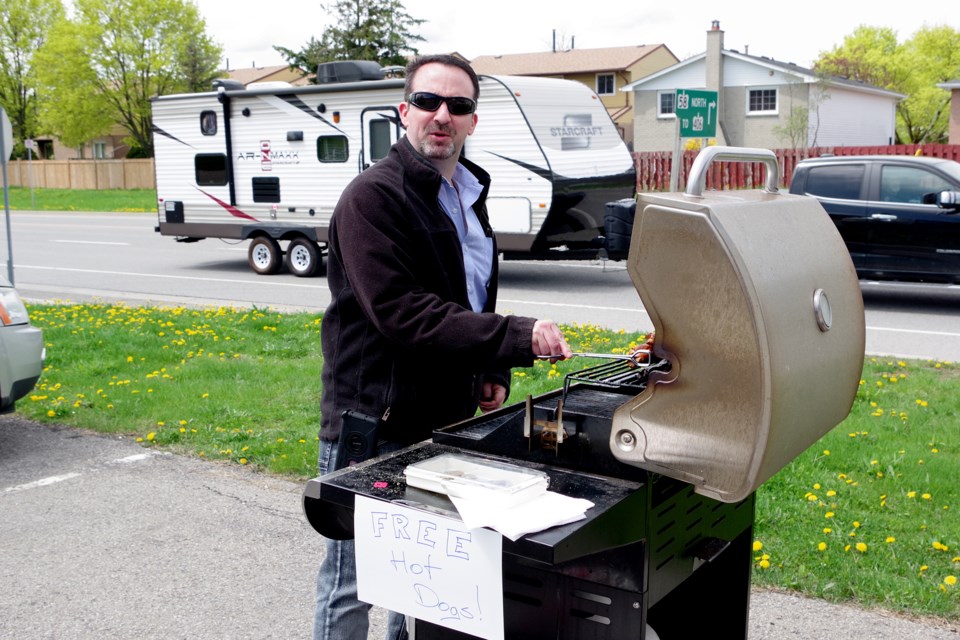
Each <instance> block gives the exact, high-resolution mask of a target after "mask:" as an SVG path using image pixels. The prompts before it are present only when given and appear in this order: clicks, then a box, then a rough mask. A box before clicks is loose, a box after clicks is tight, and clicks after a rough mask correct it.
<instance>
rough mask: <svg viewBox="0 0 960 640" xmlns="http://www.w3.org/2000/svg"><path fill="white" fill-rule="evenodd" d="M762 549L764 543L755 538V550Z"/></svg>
mask: <svg viewBox="0 0 960 640" xmlns="http://www.w3.org/2000/svg"><path fill="white" fill-rule="evenodd" d="M760 549H763V543H762V542H760V541H759V540H754V541H753V550H754V551H760Z"/></svg>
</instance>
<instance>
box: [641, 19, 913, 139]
mask: <svg viewBox="0 0 960 640" xmlns="http://www.w3.org/2000/svg"><path fill="white" fill-rule="evenodd" d="M677 89H691V90H706V91H715V92H717V93H718V98H719V100H718V102H719V104H718V107H717V116H718V125H719V126H718V127H717V137H716V144H720V145H728V146H734V147H754V148H766V149H779V148H786V147H794V148H801V147H811V146H868V145H889V144H893V142H894V139H895V137H896V109H897V102H899V101H900V100H901V99H903V98H904V97H906V96H904V95H902V94H899V93H894V92H892V91H888V90H886V89H881V88H879V87H875V86H871V85H867V84H864V83H861V82H853V81H850V80H846V79H843V78H838V77H820V76H818V75H817V73H816V72H815V71H813V70H811V69H805V68H803V67H800V66H797V65H795V64H793V63H785V62H778V61H776V60H773V59H771V58H766V57H759V56H753V55H747V54H742V53H739V52H737V51H732V50H729V49H724V48H723V31H721V30H720V23H719V22H717V21H714V22H713V23H712V26H711V29H710V30H709V31H707V50H706V52H705V53H702V54H700V55H696V56H692V57H690V58H688V59H686V60H684V61H682V62H679V63H677V64H675V65H673V66H671V67H668V68H666V69H663V70H662V71H660V72H659V73H654V74H652V75H649V76H647V77H645V78H641V79H639V80H637V81H635V82H632V83H630V84H628V85H626V86H624V87H623V89H622V91H623V92H625V93H633V95H634V104H635V107H634V109H635V112H636V113H635V116H634V147H635V149H636V150H637V151H672V150H673V149H674V147H675V146H676V145H677V140H678V137H679V130H678V126H677V119H676V117H675V116H674V106H675V104H674V103H675V93H676V90H677Z"/></svg>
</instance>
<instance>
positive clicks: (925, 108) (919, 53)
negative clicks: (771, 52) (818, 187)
mask: <svg viewBox="0 0 960 640" xmlns="http://www.w3.org/2000/svg"><path fill="white" fill-rule="evenodd" d="M815 69H817V71H818V72H822V73H827V74H832V75H837V76H841V77H844V78H849V79H851V80H857V81H860V82H864V83H867V84H872V85H875V86H878V87H883V88H884V89H889V90H890V91H895V92H897V93H902V94H904V95H906V96H907V97H906V98H905V99H904V100H902V101H900V103H898V104H897V142H899V143H906V144H911V143H924V142H946V140H947V127H948V124H949V123H948V117H949V114H948V108H947V107H948V105H949V101H950V94H949V92H948V91H946V90H945V89H940V88H938V87H937V86H936V85H937V83H941V82H946V81H949V80H955V79H956V78H958V77H960V33H958V32H957V31H955V30H953V29H952V28H950V27H946V26H939V27H923V28H921V29H920V30H919V31H917V32H916V33H915V34H914V35H913V37H912V38H911V39H910V40H907V41H906V42H905V43H903V44H898V43H897V38H896V33H894V31H893V30H891V29H888V28H876V27H866V26H861V27H858V28H857V29H856V30H855V31H854V32H853V34H851V35H849V36H847V37H846V38H845V39H844V42H843V45H841V46H839V47H835V48H834V49H833V50H832V51H830V52H827V53H824V54H821V56H820V58H819V59H818V60H817V62H816V65H815Z"/></svg>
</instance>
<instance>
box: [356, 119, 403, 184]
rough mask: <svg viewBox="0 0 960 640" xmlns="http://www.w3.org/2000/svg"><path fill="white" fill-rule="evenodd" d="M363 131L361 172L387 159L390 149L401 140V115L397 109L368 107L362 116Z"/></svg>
mask: <svg viewBox="0 0 960 640" xmlns="http://www.w3.org/2000/svg"><path fill="white" fill-rule="evenodd" d="M360 123H361V128H362V131H363V152H362V153H361V154H360V171H363V170H364V169H366V168H367V167H369V166H370V165H371V164H373V163H374V162H376V161H377V160H380V159H381V158H385V157H386V156H387V152H388V151H390V147H392V146H393V143H395V142H396V141H397V140H399V139H400V113H399V112H398V111H397V108H396V107H367V108H366V109H364V110H363V112H361V114H360Z"/></svg>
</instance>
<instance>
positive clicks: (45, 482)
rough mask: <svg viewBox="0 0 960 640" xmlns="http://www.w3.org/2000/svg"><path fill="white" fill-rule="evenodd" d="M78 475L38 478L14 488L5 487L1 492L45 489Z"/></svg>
mask: <svg viewBox="0 0 960 640" xmlns="http://www.w3.org/2000/svg"><path fill="white" fill-rule="evenodd" d="M79 477H80V474H79V473H65V474H63V475H62V476H49V477H46V478H40V479H39V480H35V481H33V482H28V483H26V484H18V485H17V486H15V487H7V488H6V489H4V490H3V492H4V493H12V492H14V491H26V490H27V489H37V488H39V487H47V486H50V485H51V484H56V483H58V482H64V481H66V480H72V479H73V478H79Z"/></svg>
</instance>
